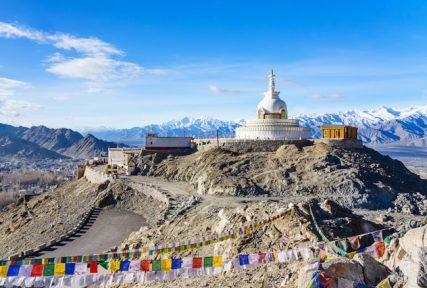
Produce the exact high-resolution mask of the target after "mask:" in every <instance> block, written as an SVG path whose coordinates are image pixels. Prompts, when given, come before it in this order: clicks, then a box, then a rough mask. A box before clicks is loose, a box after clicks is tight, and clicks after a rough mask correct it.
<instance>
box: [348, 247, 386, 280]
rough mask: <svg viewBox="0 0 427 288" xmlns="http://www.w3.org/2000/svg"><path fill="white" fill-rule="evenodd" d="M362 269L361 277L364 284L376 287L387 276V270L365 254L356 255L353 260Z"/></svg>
mask: <svg viewBox="0 0 427 288" xmlns="http://www.w3.org/2000/svg"><path fill="white" fill-rule="evenodd" d="M353 260H354V261H357V262H359V263H360V265H362V267H363V276H364V278H365V282H366V284H369V285H372V286H376V285H377V284H378V283H379V282H381V281H382V280H383V279H384V278H386V277H387V276H388V274H389V269H388V268H387V267H386V266H385V265H383V264H381V263H379V262H378V261H377V260H375V259H374V258H373V257H372V256H370V255H368V254H366V253H360V254H356V255H355V256H354V258H353Z"/></svg>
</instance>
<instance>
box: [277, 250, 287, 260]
mask: <svg viewBox="0 0 427 288" xmlns="http://www.w3.org/2000/svg"><path fill="white" fill-rule="evenodd" d="M277 257H278V259H279V263H284V262H285V261H286V259H287V257H286V251H280V252H279V253H277Z"/></svg>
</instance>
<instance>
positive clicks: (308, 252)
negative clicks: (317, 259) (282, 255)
mask: <svg viewBox="0 0 427 288" xmlns="http://www.w3.org/2000/svg"><path fill="white" fill-rule="evenodd" d="M299 252H300V254H301V256H302V259H304V260H308V259H310V258H311V250H310V249H309V248H308V247H304V248H300V250H299Z"/></svg>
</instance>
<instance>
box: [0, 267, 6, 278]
mask: <svg viewBox="0 0 427 288" xmlns="http://www.w3.org/2000/svg"><path fill="white" fill-rule="evenodd" d="M7 268H8V267H7V266H0V277H2V278H6V276H7Z"/></svg>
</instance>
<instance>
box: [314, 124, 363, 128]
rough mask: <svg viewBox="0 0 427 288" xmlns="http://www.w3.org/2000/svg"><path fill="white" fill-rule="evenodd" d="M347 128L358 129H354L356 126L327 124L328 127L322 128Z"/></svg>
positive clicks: (323, 126)
mask: <svg viewBox="0 0 427 288" xmlns="http://www.w3.org/2000/svg"><path fill="white" fill-rule="evenodd" d="M345 127H348V128H357V127H354V126H351V125H340V124H327V125H322V126H320V128H345Z"/></svg>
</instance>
